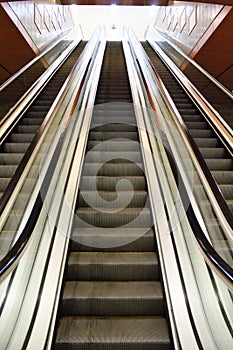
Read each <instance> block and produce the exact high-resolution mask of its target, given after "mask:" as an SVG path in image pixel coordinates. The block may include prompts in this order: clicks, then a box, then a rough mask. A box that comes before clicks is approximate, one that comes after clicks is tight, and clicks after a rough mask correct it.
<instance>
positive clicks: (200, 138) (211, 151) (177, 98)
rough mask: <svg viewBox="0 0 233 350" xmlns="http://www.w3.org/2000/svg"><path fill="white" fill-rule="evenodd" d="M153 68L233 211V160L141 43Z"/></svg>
mask: <svg viewBox="0 0 233 350" xmlns="http://www.w3.org/2000/svg"><path fill="white" fill-rule="evenodd" d="M142 45H143V47H144V49H145V51H146V53H147V55H148V56H149V57H150V60H151V61H152V63H153V65H154V66H155V69H156V71H157V72H158V73H159V75H160V77H161V79H162V81H163V83H164V84H165V86H166V88H167V90H168V92H169V94H170V95H171V97H172V99H173V101H174V103H175V105H176V107H177V109H178V111H179V112H180V114H181V116H182V118H183V120H184V122H185V124H186V126H187V128H188V129H189V132H190V134H191V135H192V137H193V138H194V141H195V143H196V145H197V146H198V148H199V150H200V152H201V154H202V156H203V158H204V160H205V162H206V164H207V166H208V168H209V170H210V172H211V174H212V175H213V177H214V179H215V181H216V182H217V184H218V185H219V187H220V189H221V191H222V194H223V196H224V197H225V200H226V202H227V204H228V206H229V209H230V210H231V212H232V214H233V186H232V184H233V160H232V157H231V156H230V154H229V153H228V151H227V150H226V148H225V147H224V145H223V144H222V142H221V141H220V139H219V137H218V136H217V135H216V134H215V132H214V131H213V129H212V128H211V126H210V125H209V124H208V123H207V121H206V120H205V118H204V117H203V116H202V114H201V113H200V112H199V110H198V109H197V107H196V106H195V104H194V103H193V102H192V100H191V99H190V98H189V96H188V94H187V93H186V92H185V91H184V90H183V88H182V87H181V86H180V84H179V83H178V82H177V80H176V79H175V78H174V76H173V75H172V73H171V72H170V71H169V69H168V68H167V67H166V66H165V64H164V63H163V62H162V61H161V60H160V58H159V57H158V56H157V54H156V53H155V52H154V51H153V49H152V48H151V47H150V45H149V44H148V43H146V42H144V43H142Z"/></svg>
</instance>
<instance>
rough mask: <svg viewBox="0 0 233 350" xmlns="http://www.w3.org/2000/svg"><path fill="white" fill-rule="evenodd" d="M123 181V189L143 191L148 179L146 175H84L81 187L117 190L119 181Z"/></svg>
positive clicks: (84, 188) (83, 188)
mask: <svg viewBox="0 0 233 350" xmlns="http://www.w3.org/2000/svg"><path fill="white" fill-rule="evenodd" d="M119 181H121V184H120V186H121V187H120V188H121V190H122V191H123V190H124V191H127V190H131V189H132V187H133V189H134V191H140V190H141V191H142V190H145V188H146V181H145V178H144V176H124V177H123V178H122V177H118V176H113V177H111V176H98V177H96V176H83V177H82V179H81V184H80V189H81V190H89V191H93V190H96V189H97V190H99V191H101V190H103V191H104V190H106V188H107V189H108V191H115V190H116V186H117V184H118V182H119Z"/></svg>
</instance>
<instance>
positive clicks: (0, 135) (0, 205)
mask: <svg viewBox="0 0 233 350" xmlns="http://www.w3.org/2000/svg"><path fill="white" fill-rule="evenodd" d="M78 43H79V40H78V41H74V42H73V43H72V46H69V48H67V49H66V50H65V51H64V53H63V54H62V55H61V56H60V58H59V59H57V60H56V61H55V62H54V64H53V65H51V67H50V68H49V69H48V70H46V71H45V72H44V73H43V74H42V76H41V77H40V78H39V79H38V80H37V81H36V82H35V86H34V85H33V87H32V91H30V89H29V91H28V92H27V93H26V97H25V98H23V101H22V102H21V103H20V106H21V108H20V106H19V110H18V109H17V110H16V112H13V113H12V115H11V116H9V118H8V119H7V120H6V122H5V123H4V124H3V126H2V127H1V126H0V144H2V143H3V142H4V140H5V138H6V137H7V135H8V134H9V132H10V131H11V129H12V127H14V126H15V123H16V121H18V120H19V119H20V117H21V116H22V113H21V111H24V110H25V109H26V108H27V106H28V105H29V104H30V103H31V101H33V99H34V96H35V95H37V93H38V91H40V89H41V87H42V86H43V87H44V85H45V84H46V83H47V81H48V80H49V79H50V78H51V77H52V76H53V74H54V73H55V72H56V71H57V69H58V68H59V67H60V66H61V65H62V64H63V62H64V60H65V59H66V58H67V57H68V55H69V54H70V53H71V52H72V51H73V50H74V49H75V47H76V46H77V45H78ZM80 58H81V57H80ZM54 108H55V106H54ZM49 119H50V113H48V114H47V116H46V118H45V119H44V121H43V123H42V125H41V126H40V128H39V130H38V131H37V132H36V134H35V136H34V138H33V140H32V141H31V143H30V146H29V147H28V149H27V151H26V153H25V154H24V156H23V159H22V161H21V162H20V164H19V166H18V168H17V170H16V172H15V174H14V176H13V177H12V179H11V180H10V182H9V184H8V186H7V189H6V191H5V192H4V193H3V195H2V197H1V198H0V216H1V215H2V213H3V211H4V209H5V207H6V204H7V202H8V200H9V198H10V196H11V194H12V192H13V190H14V188H15V186H16V184H17V182H18V180H19V178H20V176H21V175H22V173H23V171H24V168H25V166H26V164H27V162H28V160H29V158H30V156H31V155H32V153H33V151H34V149H35V147H36V145H37V143H38V142H39V139H40V137H41V135H42V134H43V131H44V130H45V128H46V125H47V123H48V120H49Z"/></svg>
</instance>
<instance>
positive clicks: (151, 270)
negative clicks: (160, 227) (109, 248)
mask: <svg viewBox="0 0 233 350" xmlns="http://www.w3.org/2000/svg"><path fill="white" fill-rule="evenodd" d="M77 276H79V279H80V280H86V281H89V280H94V281H105V280H111V281H117V280H121V281H129V280H131V281H146V280H153V279H158V278H159V269H158V259H157V256H156V254H154V252H132V253H129V252H72V253H71V254H70V255H69V260H68V272H67V279H68V280H69V281H72V280H75V279H76V278H77Z"/></svg>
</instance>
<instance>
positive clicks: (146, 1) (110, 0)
mask: <svg viewBox="0 0 233 350" xmlns="http://www.w3.org/2000/svg"><path fill="white" fill-rule="evenodd" d="M0 1H1V0H0ZM179 1H185V2H186V3H187V2H190V3H194V2H196V3H197V2H200V3H208V4H219V5H231V6H233V0H189V1H187V0H179ZM57 2H58V3H61V4H62V5H71V4H77V5H111V4H117V5H125V6H133V5H134V6H148V5H157V6H165V5H172V4H173V3H175V1H169V0H61V1H57Z"/></svg>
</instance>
